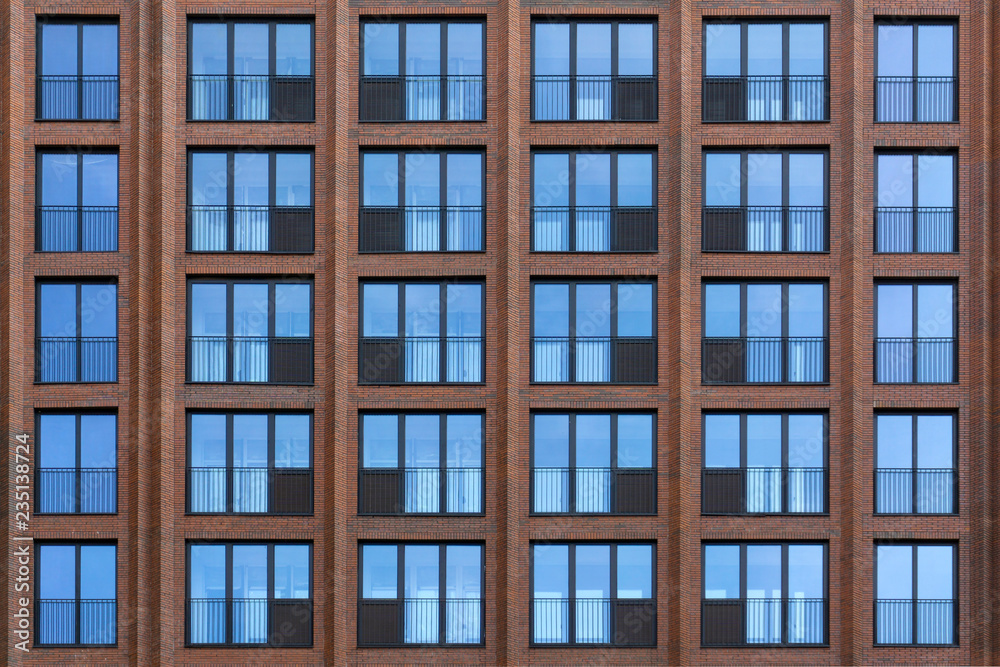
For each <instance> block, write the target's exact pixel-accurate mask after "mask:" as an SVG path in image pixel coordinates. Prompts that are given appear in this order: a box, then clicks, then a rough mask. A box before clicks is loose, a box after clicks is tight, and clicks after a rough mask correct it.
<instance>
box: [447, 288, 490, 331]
mask: <svg viewBox="0 0 1000 667" xmlns="http://www.w3.org/2000/svg"><path fill="white" fill-rule="evenodd" d="M445 298H446V299H447V308H448V322H447V326H448V332H447V333H448V335H449V336H482V335H483V287H482V285H448V286H447V287H446V288H445Z"/></svg>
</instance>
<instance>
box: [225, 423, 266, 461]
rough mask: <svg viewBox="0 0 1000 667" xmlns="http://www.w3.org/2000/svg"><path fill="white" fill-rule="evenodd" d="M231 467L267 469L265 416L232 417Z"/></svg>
mask: <svg viewBox="0 0 1000 667" xmlns="http://www.w3.org/2000/svg"><path fill="white" fill-rule="evenodd" d="M233 466H234V467H236V468H266V467H267V415H243V414H241V415H233Z"/></svg>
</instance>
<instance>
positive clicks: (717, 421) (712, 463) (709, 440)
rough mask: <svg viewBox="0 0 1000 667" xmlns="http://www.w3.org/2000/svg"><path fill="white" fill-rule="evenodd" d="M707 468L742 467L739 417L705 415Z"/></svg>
mask: <svg viewBox="0 0 1000 667" xmlns="http://www.w3.org/2000/svg"><path fill="white" fill-rule="evenodd" d="M705 467H706V468H739V467H740V416H739V415H705Z"/></svg>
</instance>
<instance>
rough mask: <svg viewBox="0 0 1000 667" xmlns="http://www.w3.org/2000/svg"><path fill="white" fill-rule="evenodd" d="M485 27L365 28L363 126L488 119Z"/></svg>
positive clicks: (387, 25)
mask: <svg viewBox="0 0 1000 667" xmlns="http://www.w3.org/2000/svg"><path fill="white" fill-rule="evenodd" d="M485 60H486V52H485V45H484V43H483V24H482V23H474V22H448V23H418V22H406V23H384V22H381V21H378V22H375V21H372V22H365V21H363V22H362V24H361V63H362V65H361V66H362V70H361V96H360V111H361V113H360V119H361V120H362V121H401V120H425V121H426V120H452V121H455V120H483V119H484V118H485V117H486V116H485V112H484V106H485V101H486V100H485V97H486V91H485V88H484V87H483V74H484V71H483V63H484V62H485Z"/></svg>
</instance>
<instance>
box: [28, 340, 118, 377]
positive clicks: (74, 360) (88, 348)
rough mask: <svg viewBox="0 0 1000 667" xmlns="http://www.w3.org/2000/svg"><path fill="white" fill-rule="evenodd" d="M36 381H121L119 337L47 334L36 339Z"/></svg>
mask: <svg viewBox="0 0 1000 667" xmlns="http://www.w3.org/2000/svg"><path fill="white" fill-rule="evenodd" d="M35 381H36V382H117V381H118V339H117V338H103V337H102V338H99V337H88V338H81V337H73V336H60V337H53V336H46V337H40V338H36V339H35Z"/></svg>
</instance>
